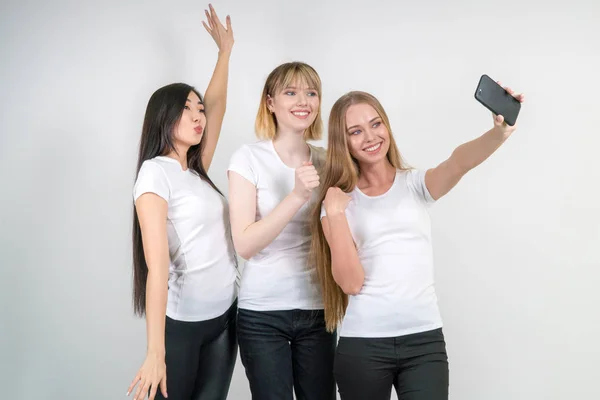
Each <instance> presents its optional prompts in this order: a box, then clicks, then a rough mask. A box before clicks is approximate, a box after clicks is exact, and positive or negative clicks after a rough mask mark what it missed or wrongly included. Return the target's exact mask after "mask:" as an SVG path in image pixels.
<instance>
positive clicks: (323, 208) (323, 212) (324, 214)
mask: <svg viewBox="0 0 600 400" xmlns="http://www.w3.org/2000/svg"><path fill="white" fill-rule="evenodd" d="M326 215H327V213H326V212H325V202H323V203H321V216H320V217H319V218H321V219H323V217H324V216H326Z"/></svg>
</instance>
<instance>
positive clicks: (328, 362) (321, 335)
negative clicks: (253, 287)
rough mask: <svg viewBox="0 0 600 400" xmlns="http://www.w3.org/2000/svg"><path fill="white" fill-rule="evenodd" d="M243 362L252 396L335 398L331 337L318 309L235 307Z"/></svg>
mask: <svg viewBox="0 0 600 400" xmlns="http://www.w3.org/2000/svg"><path fill="white" fill-rule="evenodd" d="M238 341H239V346H240V356H241V359H242V364H243V365H244V368H245V370H246V376H247V377H248V381H249V382H250V391H251V392H252V398H253V399H255V400H292V398H293V393H294V392H295V393H296V399H297V400H335V380H334V378H333V359H334V354H335V345H336V335H335V333H328V332H327V331H326V330H325V319H324V313H323V310H314V311H313V310H289V311H251V310H244V309H240V310H238Z"/></svg>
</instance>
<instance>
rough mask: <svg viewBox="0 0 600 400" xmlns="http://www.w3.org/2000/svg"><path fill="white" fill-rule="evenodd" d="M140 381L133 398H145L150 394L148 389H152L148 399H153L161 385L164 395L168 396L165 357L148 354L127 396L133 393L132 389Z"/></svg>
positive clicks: (136, 399)
mask: <svg viewBox="0 0 600 400" xmlns="http://www.w3.org/2000/svg"><path fill="white" fill-rule="evenodd" d="M138 383H139V385H138V388H137V391H136V393H135V396H133V400H143V399H144V398H145V397H146V395H147V394H148V390H150V395H149V396H148V400H153V399H154V396H156V391H157V389H158V386H159V385H160V391H161V392H162V395H163V396H164V397H167V366H166V365H165V358H164V357H161V356H157V355H153V354H148V355H147V356H146V360H145V361H144V363H143V364H142V367H141V368H140V370H139V371H138V373H137V375H136V376H135V378H133V381H132V382H131V385H129V389H127V396H129V395H130V394H131V391H132V390H133V388H134V387H135V385H136V384H138Z"/></svg>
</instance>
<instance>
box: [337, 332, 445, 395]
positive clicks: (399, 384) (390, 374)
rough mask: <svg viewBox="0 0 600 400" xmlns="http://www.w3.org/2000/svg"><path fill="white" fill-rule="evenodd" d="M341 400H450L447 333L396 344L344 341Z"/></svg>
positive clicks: (339, 353) (375, 340)
mask: <svg viewBox="0 0 600 400" xmlns="http://www.w3.org/2000/svg"><path fill="white" fill-rule="evenodd" d="M334 374H335V379H336V381H337V385H338V390H339V392H340V396H341V398H342V400H365V399H367V400H384V399H385V400H389V399H390V396H391V393H392V387H394V388H395V389H396V394H397V395H398V399H399V400H447V399H448V381H449V371H448V357H447V354H446V343H445V341H444V334H443V333H442V329H441V328H440V329H435V330H432V331H428V332H422V333H415V334H410V335H405V336H399V337H391V338H353V337H342V338H340V340H339V343H338V347H337V351H336V355H335V366H334Z"/></svg>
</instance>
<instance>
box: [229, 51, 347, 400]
mask: <svg viewBox="0 0 600 400" xmlns="http://www.w3.org/2000/svg"><path fill="white" fill-rule="evenodd" d="M320 114H321V80H320V78H319V75H318V74H317V72H316V71H315V70H314V69H313V68H312V67H311V66H309V65H307V64H305V63H301V62H291V63H285V64H282V65H280V66H278V67H277V68H275V69H274V70H273V71H272V72H271V73H270V74H269V76H268V77H267V80H266V82H265V85H264V89H263V93H262V96H261V99H260V105H259V110H258V114H257V117H256V133H257V136H258V138H259V141H257V142H255V143H251V144H247V145H244V146H242V147H241V148H240V149H239V150H237V151H236V152H235V153H234V154H233V156H232V158H231V163H230V165H229V170H228V177H229V200H230V209H229V210H230V214H231V227H232V234H233V241H234V245H235V248H236V250H237V252H238V254H239V255H240V256H241V257H243V258H245V259H246V260H247V262H246V265H245V267H244V268H243V272H242V279H241V286H240V295H239V311H238V342H239V348H240V356H241V359H242V363H243V365H244V368H245V371H246V376H247V377H248V380H249V382H250V390H251V392H252V398H253V399H260V400H270V399H273V400H288V399H289V400H291V399H292V398H293V394H294V392H295V393H296V398H298V399H305V400H333V399H335V382H334V378H333V356H334V351H335V340H336V336H335V334H334V333H331V332H327V330H326V328H325V319H324V311H323V301H322V297H321V292H320V287H319V284H318V280H317V277H316V272H315V267H314V265H313V264H310V263H309V260H308V257H309V251H310V238H311V232H310V229H309V225H310V210H311V209H312V207H313V205H314V202H315V197H316V192H314V191H313V190H314V189H315V188H317V187H318V186H319V170H320V169H321V168H322V165H323V163H324V161H325V151H324V150H323V149H322V148H320V147H316V146H313V145H312V144H309V143H307V141H310V140H318V139H320V138H321V132H322V121H321V115H320Z"/></svg>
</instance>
